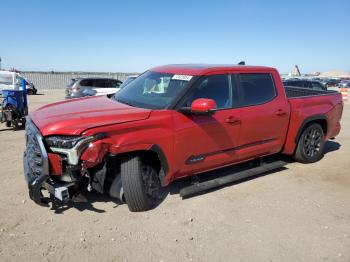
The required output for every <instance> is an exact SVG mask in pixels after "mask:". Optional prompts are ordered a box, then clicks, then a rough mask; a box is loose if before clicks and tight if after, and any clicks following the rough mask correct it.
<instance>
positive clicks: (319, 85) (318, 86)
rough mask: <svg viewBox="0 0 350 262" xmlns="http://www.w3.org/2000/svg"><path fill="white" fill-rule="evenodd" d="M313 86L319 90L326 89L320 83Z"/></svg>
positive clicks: (314, 83)
mask: <svg viewBox="0 0 350 262" xmlns="http://www.w3.org/2000/svg"><path fill="white" fill-rule="evenodd" d="M311 86H312V88H313V89H317V90H323V89H324V88H323V86H322V85H321V84H320V83H318V82H312V83H311Z"/></svg>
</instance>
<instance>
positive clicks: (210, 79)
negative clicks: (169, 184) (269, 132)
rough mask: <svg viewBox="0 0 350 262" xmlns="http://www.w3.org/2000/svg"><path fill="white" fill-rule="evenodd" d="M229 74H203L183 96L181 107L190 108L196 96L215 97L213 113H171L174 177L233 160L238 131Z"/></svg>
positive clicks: (237, 119) (234, 98)
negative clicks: (175, 172)
mask: <svg viewBox="0 0 350 262" xmlns="http://www.w3.org/2000/svg"><path fill="white" fill-rule="evenodd" d="M230 79H231V76H230V75H228V74H222V75H210V76H204V77H202V78H201V79H200V80H198V82H197V83H196V84H195V86H194V87H193V88H192V89H191V90H190V91H189V93H188V94H187V95H186V96H185V99H184V101H183V102H181V103H180V107H190V106H191V104H192V102H193V101H194V100H195V99H198V98H210V99H213V100H215V102H216V104H217V108H218V110H217V111H216V112H215V113H214V114H207V115H194V114H184V113H181V112H176V111H175V113H174V123H175V125H174V126H175V148H174V151H175V158H176V162H177V165H176V166H178V167H179V170H178V171H177V175H176V176H178V177H179V176H184V175H186V174H189V173H198V172H202V171H205V170H208V169H211V168H215V167H218V166H222V165H225V164H228V163H233V162H235V161H236V160H237V157H236V154H235V151H234V149H235V147H236V146H237V144H238V138H239V131H240V121H239V119H240V116H239V110H237V109H235V105H236V104H237V102H238V98H237V95H235V93H236V92H235V91H234V88H232V86H231V81H230Z"/></svg>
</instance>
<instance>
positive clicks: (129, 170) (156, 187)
mask: <svg viewBox="0 0 350 262" xmlns="http://www.w3.org/2000/svg"><path fill="white" fill-rule="evenodd" d="M120 171H121V178H122V185H123V190H124V196H125V201H126V203H127V205H128V207H129V210H130V211H133V212H140V211H146V210H149V209H152V208H153V207H154V206H156V205H157V203H159V201H160V200H161V199H162V191H163V190H162V187H161V183H160V180H159V176H158V172H157V170H156V168H155V167H154V166H152V165H151V164H150V163H147V162H145V161H142V158H141V157H140V156H137V155H130V156H127V157H125V158H123V159H122V163H121V170H120Z"/></svg>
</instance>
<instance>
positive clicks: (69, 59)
mask: <svg viewBox="0 0 350 262" xmlns="http://www.w3.org/2000/svg"><path fill="white" fill-rule="evenodd" d="M0 26H1V30H0V56H1V58H2V60H3V62H2V65H3V67H15V68H18V69H20V70H55V71H60V70H68V71H74V70H79V71H80V70H82V71H83V70H85V71H111V72H114V71H123V72H141V71H144V70H146V69H148V68H150V67H153V66H156V65H162V64H169V63H225V64H226V63H236V62H239V61H241V60H245V61H246V62H247V64H251V65H267V66H273V67H276V68H278V69H279V70H280V71H281V72H282V73H286V72H289V71H291V70H292V68H293V66H294V65H295V64H298V65H299V67H300V69H301V71H302V73H305V72H313V71H327V70H335V69H336V70H346V71H350V1H349V0H332V1H311V0H310V1H305V0H304V1H301V0H292V1H291V0H288V1H283V0H280V1H272V0H264V1H258V0H237V1H234V0H232V1H222V0H216V1H204V0H201V1H200V0H198V1H191V0H187V1H186V0H177V1H165V0H163V1H158V0H157V1H156V0H154V1H153V0H147V1H134V0H128V1H105V0H98V1H88V0H85V1H82V0H81V1H79V0H76V1H69V0H60V1H40V0H27V1H25V0H23V1H16V0H13V1H9V0H2V1H1V3H0Z"/></svg>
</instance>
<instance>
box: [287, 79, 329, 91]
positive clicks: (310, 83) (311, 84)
mask: <svg viewBox="0 0 350 262" xmlns="http://www.w3.org/2000/svg"><path fill="white" fill-rule="evenodd" d="M283 85H284V86H297V87H303V88H310V89H315V90H327V87H325V86H324V85H322V84H321V83H320V82H318V81H314V80H305V79H293V80H284V81H283Z"/></svg>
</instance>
